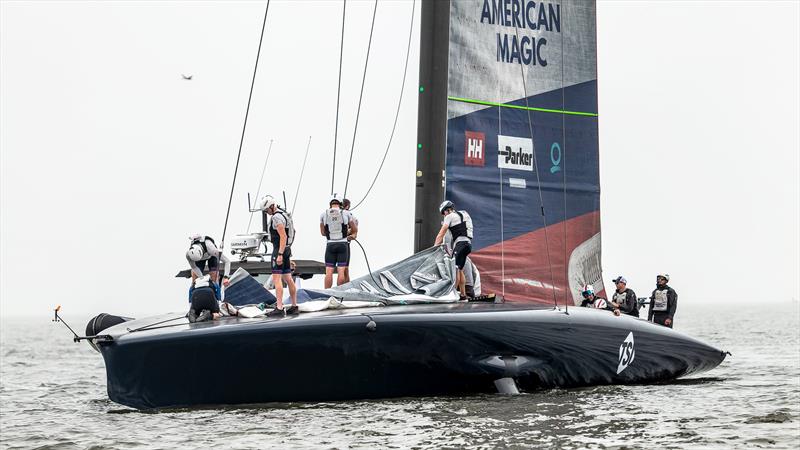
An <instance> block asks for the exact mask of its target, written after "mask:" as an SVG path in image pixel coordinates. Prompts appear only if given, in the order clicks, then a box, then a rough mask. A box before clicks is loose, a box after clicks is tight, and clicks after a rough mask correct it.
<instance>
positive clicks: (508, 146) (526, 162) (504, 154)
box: [497, 135, 533, 172]
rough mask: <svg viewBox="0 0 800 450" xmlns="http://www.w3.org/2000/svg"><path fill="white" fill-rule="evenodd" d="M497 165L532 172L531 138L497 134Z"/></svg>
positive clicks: (502, 167)
mask: <svg viewBox="0 0 800 450" xmlns="http://www.w3.org/2000/svg"><path fill="white" fill-rule="evenodd" d="M497 167H499V168H501V169H513V170H527V171H530V172H533V139H530V138H521V137H516V136H503V135H498V136H497Z"/></svg>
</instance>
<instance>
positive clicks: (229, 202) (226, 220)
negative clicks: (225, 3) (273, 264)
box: [220, 0, 270, 251]
mask: <svg viewBox="0 0 800 450" xmlns="http://www.w3.org/2000/svg"><path fill="white" fill-rule="evenodd" d="M269 2H270V0H267V8H266V10H265V11H264V22H263V23H262V24H261V37H260V38H259V39H258V51H256V63H255V66H254V67H253V80H252V81H251V82H250V95H248V97H247V109H246V110H245V113H244V124H243V125H242V137H241V139H240V140H239V154H238V155H237V156H236V168H235V169H234V171H233V182H232V183H231V195H230V197H229V198H228V211H227V212H226V213H225V227H224V228H223V229H222V240H221V241H220V251H222V247H224V245H225V233H226V232H227V231H228V218H229V217H230V215H231V202H233V188H234V187H235V186H236V175H237V174H238V173H239V160H240V159H241V157H242V146H243V145H244V133H245V130H247V117H248V116H249V115H250V101H251V100H252V99H253V86H255V84H256V73H257V72H258V58H259V56H261V43H262V42H263V41H264V30H265V29H266V28H267V15H268V14H269Z"/></svg>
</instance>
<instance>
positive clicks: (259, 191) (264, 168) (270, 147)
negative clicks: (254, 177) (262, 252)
mask: <svg viewBox="0 0 800 450" xmlns="http://www.w3.org/2000/svg"><path fill="white" fill-rule="evenodd" d="M270 153H272V139H270V140H269V149H268V150H267V159H265V160H264V167H263V168H262V169H261V179H260V180H259V181H258V189H256V201H258V195H259V194H260V193H261V183H263V182H264V174H265V173H266V172H267V162H269V155H270ZM248 206H250V205H248ZM252 222H253V211H251V212H250V220H248V221H247V232H248V233H249V232H250V224H251V223H252Z"/></svg>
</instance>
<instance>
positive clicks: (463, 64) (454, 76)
mask: <svg viewBox="0 0 800 450" xmlns="http://www.w3.org/2000/svg"><path fill="white" fill-rule="evenodd" d="M596 61H597V55H596V26H595V8H594V4H593V2H585V1H574V2H573V1H553V2H534V1H526V0H516V1H511V2H505V1H493V0H474V1H458V2H452V3H451V8H450V34H449V55H448V92H447V99H448V100H447V145H446V157H445V196H446V197H447V198H448V199H450V200H452V201H453V202H455V203H456V206H457V207H463V208H465V209H467V210H469V212H470V214H471V216H472V218H473V222H474V224H475V239H474V242H473V249H474V252H473V254H472V256H471V257H472V259H473V261H474V262H475V263H476V265H477V266H478V268H479V269H480V270H481V277H482V283H483V286H484V289H486V290H491V291H495V292H502V293H503V295H504V296H505V297H506V299H508V300H510V301H532V302H536V303H553V301H554V298H555V300H556V301H558V303H560V304H561V303H564V302H569V303H570V304H573V303H576V302H578V301H579V300H580V295H579V291H580V288H581V287H582V286H583V285H584V284H587V283H588V284H594V285H595V290H596V291H602V290H603V286H602V279H601V277H600V274H601V268H600V180H599V165H598V160H599V153H598V152H599V149H598V133H597V71H596ZM523 80H524V82H523ZM542 210H544V214H542Z"/></svg>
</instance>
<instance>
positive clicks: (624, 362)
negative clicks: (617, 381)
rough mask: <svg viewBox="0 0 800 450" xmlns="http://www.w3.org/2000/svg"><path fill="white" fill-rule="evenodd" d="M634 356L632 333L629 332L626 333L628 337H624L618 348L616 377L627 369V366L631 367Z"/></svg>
mask: <svg viewBox="0 0 800 450" xmlns="http://www.w3.org/2000/svg"><path fill="white" fill-rule="evenodd" d="M635 356H636V349H634V347H633V331H631V332H630V333H628V337H626V338H625V340H624V341H623V342H622V345H620V346H619V358H618V365H617V375H619V374H620V373H622V371H623V370H625V369H627V368H628V366H630V365H631V363H632V362H633V358H634V357H635Z"/></svg>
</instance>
